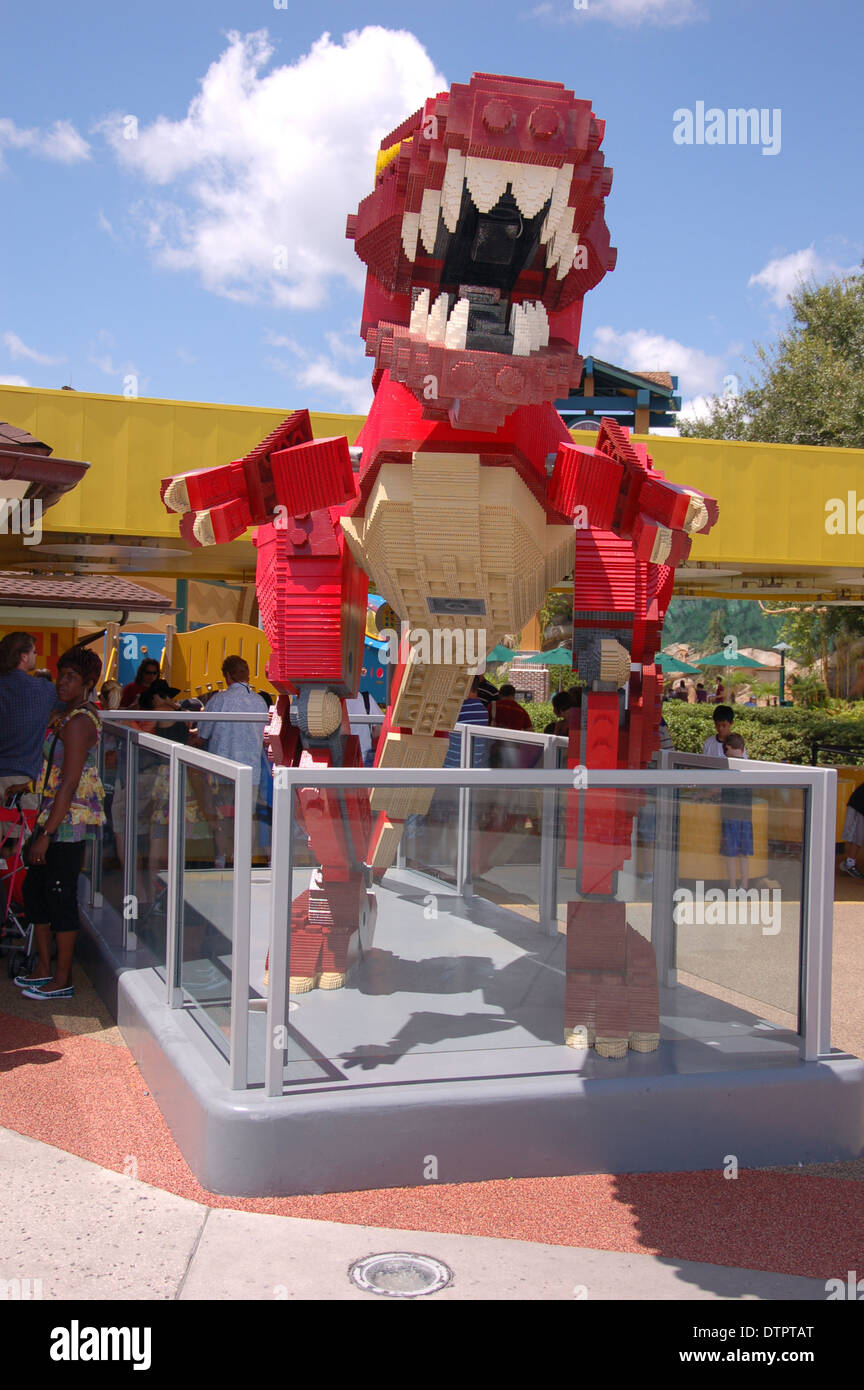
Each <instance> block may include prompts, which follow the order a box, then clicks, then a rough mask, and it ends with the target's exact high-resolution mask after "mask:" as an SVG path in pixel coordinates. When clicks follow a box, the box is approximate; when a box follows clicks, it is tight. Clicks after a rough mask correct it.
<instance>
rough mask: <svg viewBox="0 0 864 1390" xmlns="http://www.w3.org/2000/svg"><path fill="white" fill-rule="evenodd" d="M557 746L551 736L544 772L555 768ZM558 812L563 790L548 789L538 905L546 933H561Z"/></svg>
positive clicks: (542, 823)
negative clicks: (559, 918) (559, 927)
mask: <svg viewBox="0 0 864 1390" xmlns="http://www.w3.org/2000/svg"><path fill="white" fill-rule="evenodd" d="M557 762H558V753H557V747H556V745H555V744H554V743H553V742H552V739H551V738H547V739H546V742H545V743H544V745H543V771H544V772H547V771H554V770H555V768H556V766H557ZM558 815H559V793H558V792H557V791H556V790H555V789H554V788H551V787H550V788H549V789H544V791H543V792H542V794H541V798H540V892H539V894H538V898H539V902H538V908H539V913H540V930H541V932H542V933H543V935H544V936H557V935H558Z"/></svg>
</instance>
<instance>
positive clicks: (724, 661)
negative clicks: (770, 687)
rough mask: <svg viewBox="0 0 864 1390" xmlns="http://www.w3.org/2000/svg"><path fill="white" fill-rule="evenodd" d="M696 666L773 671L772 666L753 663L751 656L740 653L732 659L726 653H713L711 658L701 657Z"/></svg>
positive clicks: (760, 662)
mask: <svg viewBox="0 0 864 1390" xmlns="http://www.w3.org/2000/svg"><path fill="white" fill-rule="evenodd" d="M696 665H697V666H752V667H754V668H755V669H756V670H757V671H773V670H774V667H773V666H766V665H765V663H764V662H763V661H754V659H753V657H752V656H744V654H743V653H742V652H736V654H735V657H734V659H733V658H731V657H730V656H729V655H728V654H727V653H726V652H714V654H713V655H712V656H703V657H700V659H699V660H698V661H697V663H696Z"/></svg>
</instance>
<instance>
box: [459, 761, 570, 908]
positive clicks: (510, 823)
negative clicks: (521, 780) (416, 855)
mask: <svg viewBox="0 0 864 1390" xmlns="http://www.w3.org/2000/svg"><path fill="white" fill-rule="evenodd" d="M472 742H473V744H474V751H475V766H485V767H488V768H490V770H493V771H496V770H497V771H505V772H506V771H511V772H527V771H530V770H531V769H532V768H542V766H543V746H542V745H541V744H537V743H533V742H529V741H528V740H525V741H524V742H522V741H521V740H520V741H519V742H517V741H515V740H514V739H506V740H505V739H489V738H486V737H483V736H481V737H479V738H478V737H476V735H475V736H474V737H473V738H472ZM478 755H479V758H480V759H483V760H485V761H479V762H478ZM468 795H469V820H468V823H469V831H470V846H471V853H470V857H469V860H468V863H469V872H470V878H471V886H472V891H473V893H474V894H475V895H476V896H477V897H480V898H485V899H486V900H487V901H489V902H493V903H497V904H498V905H499V906H501V907H505V908H507V909H508V910H510V911H513V912H517V913H520V915H522V916H526V917H528V918H529V919H531V920H534V921H536V920H538V912H539V903H540V858H541V838H540V831H541V822H542V819H543V809H544V808H543V800H542V797H543V793H542V792H541V791H540V789H539V787H502V788H500V789H498V788H495V787H490V788H486V787H481V788H475V789H474V790H472V791H471V792H469V793H468ZM555 804H556V798H555V794H554V793H553V794H552V800H551V803H550V802H549V801H548V800H547V803H546V810H547V813H548V814H549V834H550V835H551V837H552V838H553V840H555V839H556V828H555Z"/></svg>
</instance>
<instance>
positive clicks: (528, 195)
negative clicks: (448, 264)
mask: <svg viewBox="0 0 864 1390" xmlns="http://www.w3.org/2000/svg"><path fill="white" fill-rule="evenodd" d="M572 178H573V165H572V164H564V165H563V166H562V167H561V168H560V169H554V168H550V167H548V166H546V165H542V164H520V163H516V162H515V161H507V160H503V159H486V158H484V157H482V156H477V155H467V156H466V155H463V154H460V153H459V151H458V150H455V149H451V150H449V151H448V153H447V168H446V170H445V172H444V183H443V186H442V187H441V188H440V189H438V188H426V189H424V190H423V202H422V204H421V207H420V211H419V212H406V213H404V214H403V217H402V246H403V248H404V251H405V255H406V256H407V257H408V260H409V261H412V262H413V261H415V260H416V259H417V249H418V244H422V246H423V248H424V250H425V251H426V252H427V254H428V255H430V256H431V255H433V254H434V250H435V241H436V239H437V235H438V214H439V212H440V214H441V217H442V219H443V221H444V225H445V227H446V228H447V230H448V232H451V233H453V232H455V231H456V228H457V226H458V225H459V214H460V212H461V209H462V192H463V189H464V188H465V187H466V186H467V188H468V192H469V193H470V195H471V199H472V201H473V203H474V206H475V207H476V208H477V211H478V212H482V213H488V212H490V211H491V210H492V208H494V207H495V204H496V203H498V202H499V201H500V199H501V198H502V197H503V196H504V194H505V193H506V192H507V188H508V186H509V187H510V189H511V191H512V194H513V198H514V201H515V203H516V206H517V207H518V208H519V211H520V212H521V213H522V216H523V217H525V218H531V217H536V216H537V213H538V212H539V211H540V209H541V208H542V207H543V206H544V204H545V203H546V202H549V211H548V213H547V215H546V217H545V219H544V222H543V227H542V230H541V233H540V241H541V243H542V244H543V245H544V246H546V248H547V251H546V264H547V266H548V267H550V268H551V267H552V266H553V265H554V266H556V267H557V274H558V278H559V279H561V278H563V276H564V275H566V273H567V271H568V270H569V269H570V266H571V265H572V261H573V254H574V253H575V249H576V239H575V238H574V234H573V233H572V231H571V228H572V225H573V224H572V209H570V208H569V207H568V199H569V196H570V184H571V181H572ZM550 200H551V201H550ZM562 232H564V236H563V237H562V236H561V233H562ZM568 256H569V258H568ZM562 265H565V266H566V268H565V269H563V270H562Z"/></svg>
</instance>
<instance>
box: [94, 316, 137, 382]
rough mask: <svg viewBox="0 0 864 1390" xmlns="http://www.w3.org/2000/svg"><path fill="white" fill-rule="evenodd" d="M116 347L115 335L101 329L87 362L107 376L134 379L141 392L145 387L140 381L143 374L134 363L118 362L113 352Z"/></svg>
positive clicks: (105, 329)
mask: <svg viewBox="0 0 864 1390" xmlns="http://www.w3.org/2000/svg"><path fill="white" fill-rule="evenodd" d="M114 346H115V342H114V337H113V335H112V334H111V333H109V332H108V330H107V328H100V329H99V332H98V333H97V334H96V342H95V344H92V345H91V347H90V351H89V352H88V354H87V361H88V362H89V363H90V364H91V366H93V367H98V368H99V371H100V372H103V373H104V375H105V376H113V377H118V376H119V377H123V378H124V379H125V378H127V377H134V378H135V379H136V381H137V382H138V390H139V391H140V390H141V389H142V386H143V382H142V381H140V380H138V379H139V378H140V376H141V373H140V372H139V370H138V368H137V367H136V366H135V364H134V362H131V361H128V360H127V361H126V362H119V361H116V360H115V358H114V354H113V352H112V348H114Z"/></svg>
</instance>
